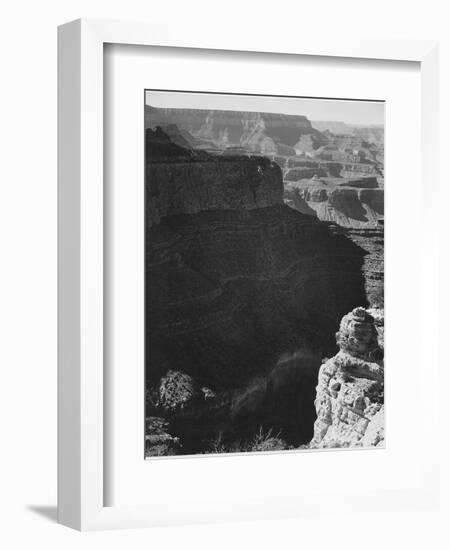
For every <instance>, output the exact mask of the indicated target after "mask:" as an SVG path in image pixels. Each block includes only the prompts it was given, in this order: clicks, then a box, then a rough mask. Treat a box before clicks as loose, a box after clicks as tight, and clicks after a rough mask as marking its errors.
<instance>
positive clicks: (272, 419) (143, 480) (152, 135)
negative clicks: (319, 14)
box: [59, 20, 439, 530]
mask: <svg viewBox="0 0 450 550" xmlns="http://www.w3.org/2000/svg"><path fill="white" fill-rule="evenodd" d="M172 30H173V29H172ZM179 30H180V33H179V34H177V39H176V40H174V39H173V38H170V37H169V36H174V34H173V32H172V33H170V35H169V34H168V33H166V31H165V30H164V28H163V27H160V26H158V27H157V26H156V25H152V24H150V23H149V24H143V23H116V22H105V21H90V20H88V21H86V20H82V21H77V22H74V23H70V24H68V25H65V26H62V27H61V28H60V31H59V52H60V53H59V167H60V168H59V224H60V225H59V235H60V238H59V285H60V286H59V296H60V298H59V308H60V310H59V319H60V321H59V323H60V324H59V331H60V332H59V521H60V522H61V523H64V524H66V525H69V526H71V527H75V528H78V529H83V530H84V529H102V528H115V527H133V526H152V525H165V524H180V523H195V522H209V521H218V520H220V521H232V520H240V519H257V518H269V517H286V516H301V515H303V514H315V513H319V512H320V513H322V512H323V511H324V510H329V511H332V510H333V509H335V508H336V507H338V506H345V507H346V509H348V510H352V509H355V510H357V509H359V507H360V503H361V502H364V503H365V504H364V506H365V507H366V509H367V510H368V511H370V510H377V509H378V508H379V507H380V506H383V509H384V510H386V509H389V510H392V511H395V510H398V509H399V508H401V507H403V506H411V505H414V506H418V507H420V506H424V505H425V506H433V505H435V503H436V498H437V497H436V495H437V488H438V485H439V478H438V473H437V468H436V465H437V464H438V462H439V458H438V455H437V452H436V447H435V444H436V441H437V437H436V434H437V433H438V430H439V427H438V422H437V418H438V416H439V415H438V409H437V405H436V403H437V391H438V390H437V388H438V387H439V384H437V383H436V380H437V376H438V364H439V361H438V351H437V350H438V346H437V335H436V331H435V330H434V329H433V326H432V325H430V323H428V322H427V319H431V318H433V317H434V316H436V312H437V308H438V294H437V292H438V286H437V284H436V272H437V271H436V269H437V268H436V266H437V261H438V254H439V251H438V247H437V245H436V246H430V243H435V242H437V241H436V239H435V235H436V230H437V226H436V219H435V216H434V214H433V212H434V211H433V204H434V198H433V197H434V196H435V195H434V194H435V191H436V185H437V179H436V174H435V161H434V155H435V151H436V132H435V128H436V120H437V108H436V101H435V95H434V89H435V88H434V82H435V78H436V57H435V56H436V50H435V44H434V43H428V42H423V43H422V42H417V41H411V42H389V41H383V40H380V41H364V40H362V41H360V42H354V43H352V44H350V43H348V42H346V41H344V40H341V41H339V40H337V41H325V42H323V41H320V42H319V41H318V40H317V39H316V40H314V39H312V38H311V40H310V39H308V40H306V38H302V39H295V40H294V39H292V38H288V37H284V36H283V37H282V36H281V35H277V36H276V37H274V38H273V39H271V40H268V39H267V38H266V37H262V36H259V35H258V34H257V32H256V31H255V33H254V35H252V36H251V37H250V36H249V35H248V34H246V33H244V32H242V33H239V32H238V31H236V36H235V37H234V38H233V39H231V38H229V37H228V34H227V33H226V32H225V30H224V29H222V30H221V29H220V27H218V28H217V29H216V32H215V33H214V36H209V35H208V36H209V38H208V37H205V39H204V40H199V41H198V42H197V41H196V40H194V39H193V38H192V36H191V35H190V34H188V33H187V32H186V30H185V29H184V30H183V29H182V28H181V26H180V29H179ZM250 39H251V40H250ZM249 40H250V42H249ZM268 52H270V53H268ZM406 129H407V130H406ZM411 159H414V162H411ZM406 185H407V187H408V201H407V206H406V203H405V199H404V189H405V186H406ZM406 208H407V210H408V213H407V214H405V209H406ZM406 215H407V216H408V217H409V218H410V219H411V218H414V219H420V220H421V224H420V225H419V224H417V225H413V224H409V225H408V231H407V233H408V234H407V238H405V225H404V223H403V220H404V216H406ZM412 296H414V297H415V299H414V303H415V304H417V306H416V307H417V308H418V309H419V310H420V314H419V315H415V316H411V315H410V314H409V313H408V312H409V311H410V308H411V297H412ZM411 342H414V345H411ZM430 402H431V403H433V404H434V405H433V406H430V405H429V403H430ZM406 412H407V418H408V419H407V421H406V420H405V415H406ZM417 433H421V434H422V435H421V437H422V438H423V440H424V441H425V440H426V441H427V444H426V445H419V446H415V448H414V452H411V441H414V440H415V439H416V437H417ZM368 472H369V473H370V475H368Z"/></svg>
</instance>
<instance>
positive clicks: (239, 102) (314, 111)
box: [145, 91, 384, 125]
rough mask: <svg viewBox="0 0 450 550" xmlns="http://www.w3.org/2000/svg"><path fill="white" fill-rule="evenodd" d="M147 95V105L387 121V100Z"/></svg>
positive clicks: (360, 121) (364, 122)
mask: <svg viewBox="0 0 450 550" xmlns="http://www.w3.org/2000/svg"><path fill="white" fill-rule="evenodd" d="M145 96H146V103H147V105H152V106H153V107H172V108H183V109H208V110H210V109H211V110H212V109H219V110H225V111H257V112H262V113H283V114H290V115H304V116H306V117H308V119H309V120H326V121H330V120H333V121H340V122H346V123H347V124H357V125H359V124H360V125H372V124H376V125H384V102H382V101H360V100H347V99H346V100H337V99H306V98H297V97H295V98H293V97H273V96H245V95H230V94H208V93H198V92H195V93H194V92H155V91H146V94H145Z"/></svg>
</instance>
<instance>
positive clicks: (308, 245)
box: [147, 205, 365, 388]
mask: <svg viewBox="0 0 450 550" xmlns="http://www.w3.org/2000/svg"><path fill="white" fill-rule="evenodd" d="M147 242H148V244H149V249H148V255H147V299H148V308H147V310H148V316H147V330H148V337H149V341H150V348H149V357H148V360H149V365H150V364H151V367H152V368H151V372H152V373H153V374H155V373H157V374H160V373H161V372H163V371H164V370H165V369H166V368H167V367H168V366H170V367H171V368H175V369H177V370H181V371H183V372H188V373H191V374H193V375H195V376H200V377H201V378H202V379H203V383H204V384H206V385H209V384H213V387H214V388H217V387H218V386H226V385H233V384H234V383H236V382H237V381H238V380H240V379H241V380H242V378H245V377H246V376H248V375H250V374H252V373H255V372H261V371H264V370H265V369H266V368H269V367H270V366H271V365H270V362H271V361H270V360H269V361H268V358H272V360H275V358H276V357H277V355H278V354H280V353H282V352H285V351H288V350H295V349H296V348H300V347H307V348H313V349H321V350H323V351H324V352H326V351H330V350H332V349H333V347H334V342H333V341H332V338H330V335H331V334H333V332H334V327H335V326H336V324H337V322H338V320H339V319H340V317H341V316H342V314H343V313H344V312H345V311H347V310H348V309H349V308H351V307H353V306H355V305H356V304H358V303H365V292H364V281H363V277H362V272H361V266H362V262H363V258H364V252H363V251H362V250H361V249H360V248H359V247H358V246H356V245H354V244H353V243H352V242H351V241H350V240H348V239H347V238H346V237H345V236H342V235H336V234H333V233H332V232H331V231H330V229H329V228H328V227H327V226H326V225H325V224H321V223H320V222H319V221H318V220H316V219H314V218H312V217H311V216H305V215H302V214H300V213H299V212H296V211H294V210H292V209H291V208H289V207H287V206H283V205H274V206H270V207H266V208H259V209H254V210H213V211H204V212H199V213H197V214H190V215H174V216H166V217H165V218H163V219H162V220H161V221H160V223H159V224H155V225H153V226H152V227H151V228H149V229H148V233H147ZM267 362H268V363H269V364H267Z"/></svg>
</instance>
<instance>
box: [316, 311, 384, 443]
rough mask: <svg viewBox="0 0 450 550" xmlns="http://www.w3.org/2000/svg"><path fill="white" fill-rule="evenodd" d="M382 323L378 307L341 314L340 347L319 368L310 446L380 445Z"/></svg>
mask: <svg viewBox="0 0 450 550" xmlns="http://www.w3.org/2000/svg"><path fill="white" fill-rule="evenodd" d="M382 327H383V316H382V312H381V310H377V311H374V310H370V312H369V311H368V310H365V309H364V308H362V307H358V308H355V309H354V310H353V311H352V312H351V313H348V314H347V315H345V316H344V317H343V319H342V321H341V325H340V328H339V331H338V333H337V334H336V341H337V344H338V346H339V352H338V353H337V354H336V355H335V356H334V357H332V358H331V359H328V360H327V361H325V363H323V365H322V366H321V368H320V371H319V380H318V385H317V394H316V401H315V406H316V412H317V420H316V422H315V424H314V437H313V439H312V441H311V444H310V447H311V448H332V447H382V446H384V364H383V359H382V357H383V350H382V342H380V341H379V340H381V338H382V335H383V329H382ZM380 344H381V345H380Z"/></svg>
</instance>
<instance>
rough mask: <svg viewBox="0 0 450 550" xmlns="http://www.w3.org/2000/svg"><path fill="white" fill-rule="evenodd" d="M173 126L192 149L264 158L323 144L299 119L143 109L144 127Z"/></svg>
mask: <svg viewBox="0 0 450 550" xmlns="http://www.w3.org/2000/svg"><path fill="white" fill-rule="evenodd" d="M168 124H174V125H176V126H177V127H178V128H180V129H183V131H184V136H185V137H186V138H187V140H188V141H189V142H190V144H191V145H192V146H194V147H205V148H208V147H209V148H211V147H217V148H219V149H222V150H223V149H227V148H228V147H235V146H240V147H244V148H245V149H246V150H248V151H254V152H259V153H263V154H277V153H280V154H286V155H295V154H296V150H303V149H305V148H306V149H307V150H314V149H317V148H318V147H320V146H321V145H323V144H325V143H326V139H325V138H324V137H323V136H322V134H321V133H320V132H319V131H318V130H316V129H315V128H313V127H312V125H311V123H310V121H309V120H308V119H307V118H306V117H305V116H301V115H284V114H275V113H257V112H243V111H221V110H205V109H171V108H167V109H164V108H154V107H151V106H149V105H146V107H145V126H146V128H152V129H155V128H157V127H158V126H159V127H161V128H165V127H166V126H167V125H168Z"/></svg>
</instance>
